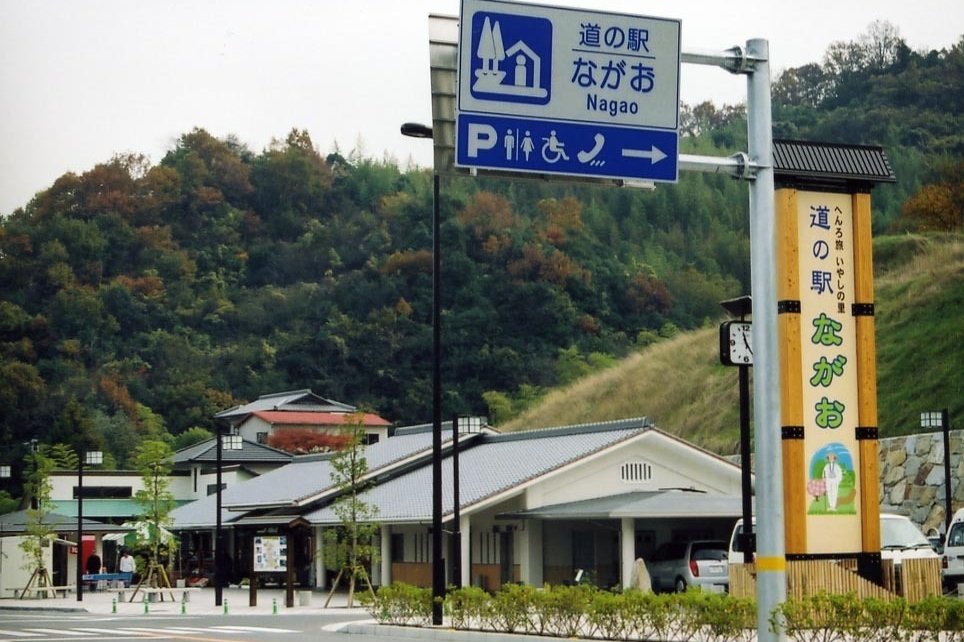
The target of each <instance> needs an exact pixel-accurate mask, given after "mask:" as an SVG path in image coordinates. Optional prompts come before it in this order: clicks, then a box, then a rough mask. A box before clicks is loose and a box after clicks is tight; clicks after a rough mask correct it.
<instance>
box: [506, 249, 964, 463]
mask: <svg viewBox="0 0 964 642" xmlns="http://www.w3.org/2000/svg"><path fill="white" fill-rule="evenodd" d="M874 260H875V266H874V267H875V270H874V272H875V281H876V284H875V297H876V298H875V303H876V314H875V325H876V337H877V375H878V376H877V402H878V403H877V405H878V425H879V427H880V431H881V436H883V437H892V436H895V435H903V434H909V433H914V432H919V431H920V427H919V423H918V422H919V418H920V413H921V412H923V411H926V410H939V409H941V408H947V409H948V411H949V414H950V417H952V418H954V417H961V416H964V377H962V376H961V372H960V370H961V364H962V363H964V322H962V312H961V311H962V310H964V234H962V233H960V232H958V233H955V234H936V233H932V234H927V235H919V234H902V235H899V236H882V237H879V238H878V239H877V240H876V242H875V243H874ZM751 372H752V371H751ZM737 378H738V375H737V372H736V369H735V368H729V367H725V366H723V365H720V358H719V333H718V330H717V328H716V327H712V328H705V329H700V330H695V331H692V332H684V333H681V334H680V335H679V336H677V337H674V338H672V339H668V340H666V341H661V342H660V343H657V344H655V345H652V346H650V347H648V348H645V349H643V350H641V351H639V352H637V353H635V354H633V355H630V356H629V357H626V358H625V359H623V360H622V361H620V362H619V363H618V364H617V365H616V366H615V367H613V368H610V369H608V370H606V371H604V372H599V373H596V374H593V375H591V376H588V377H584V378H582V379H580V380H579V381H577V382H574V383H572V384H570V385H569V386H565V387H562V388H558V389H556V390H553V391H552V392H551V393H550V394H548V395H547V396H546V397H544V398H543V399H541V400H540V401H539V403H537V404H534V405H533V406H532V407H531V408H529V409H528V410H526V411H525V412H524V413H523V414H522V415H520V416H518V417H516V418H514V419H512V420H510V421H508V422H507V423H505V424H503V425H502V428H503V429H506V430H518V429H523V428H526V427H530V426H563V425H569V424H576V423H582V422H588V421H605V420H609V419H621V418H625V417H634V416H639V415H646V416H648V417H650V418H651V419H652V420H654V421H655V422H656V425H657V426H659V427H660V428H661V429H663V430H666V431H669V432H671V433H674V434H677V435H680V436H682V437H685V438H686V439H688V440H690V441H693V442H695V443H697V444H699V445H701V446H703V447H705V448H709V449H710V450H713V451H715V452H718V453H723V454H732V453H736V452H737V451H738V446H739V425H740V424H739V395H738V390H737ZM951 421H952V426H953V425H954V423H953V422H954V419H952V420H951Z"/></svg>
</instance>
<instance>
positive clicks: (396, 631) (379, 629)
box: [338, 621, 546, 642]
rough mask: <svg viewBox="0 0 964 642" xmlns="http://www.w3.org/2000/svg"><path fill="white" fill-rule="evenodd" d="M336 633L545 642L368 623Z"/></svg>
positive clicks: (479, 641) (346, 625)
mask: <svg viewBox="0 0 964 642" xmlns="http://www.w3.org/2000/svg"><path fill="white" fill-rule="evenodd" d="M338 631H339V632H340V633H348V634H354V635H372V636H378V637H388V638H391V639H393V640H453V639H458V640H460V641H464V642H526V641H529V640H532V641H535V640H539V641H541V642H545V640H546V637H545V636H540V635H528V634H524V633H500V632H496V631H493V632H486V631H466V630H463V629H453V628H450V627H446V626H439V627H427V626H392V625H389V624H376V623H375V622H374V621H368V622H346V623H344V624H343V625H342V626H341V627H340V628H339V629H338Z"/></svg>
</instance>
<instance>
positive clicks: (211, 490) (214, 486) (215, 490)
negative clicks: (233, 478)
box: [208, 482, 228, 495]
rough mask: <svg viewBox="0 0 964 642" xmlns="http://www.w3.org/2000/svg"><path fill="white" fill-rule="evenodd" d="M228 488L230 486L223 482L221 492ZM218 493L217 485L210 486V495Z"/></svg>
mask: <svg viewBox="0 0 964 642" xmlns="http://www.w3.org/2000/svg"><path fill="white" fill-rule="evenodd" d="M227 487H228V485H227V483H226V482H221V490H224V489H225V488H227ZM216 492H218V485H217V484H208V495H213V494H214V493H216Z"/></svg>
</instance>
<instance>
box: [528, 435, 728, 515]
mask: <svg viewBox="0 0 964 642" xmlns="http://www.w3.org/2000/svg"><path fill="white" fill-rule="evenodd" d="M627 463H632V464H645V465H646V466H648V471H649V478H648V479H640V480H635V481H624V480H623V479H622V477H621V468H622V466H623V464H627ZM690 487H692V488H695V489H698V490H704V491H707V492H710V493H725V494H736V495H738V494H739V493H740V470H739V468H737V467H736V466H733V465H732V464H730V463H728V462H725V461H723V460H721V459H718V458H717V457H714V456H712V455H708V454H705V453H702V452H700V451H697V450H695V449H693V447H692V446H689V445H684V444H681V443H679V442H676V441H675V440H673V439H671V438H668V437H666V436H663V435H660V434H658V433H646V434H644V435H643V436H642V437H640V438H638V439H636V440H635V441H634V442H633V443H631V444H627V445H625V446H624V447H622V448H618V449H616V450H615V451H613V452H609V453H606V454H604V455H602V456H599V457H597V458H595V459H592V460H590V461H586V462H583V463H581V464H579V465H578V466H574V467H572V468H569V469H567V470H564V471H561V472H560V473H557V474H555V475H551V476H550V477H548V478H547V479H544V480H542V481H540V482H538V483H536V484H534V485H533V486H530V487H529V488H528V489H527V491H526V499H525V507H526V508H529V509H531V508H538V507H541V506H548V505H552V504H563V503H566V502H574V501H580V500H583V499H592V498H596V497H605V496H609V495H619V494H623V493H630V492H635V491H647V490H649V491H655V490H659V489H661V488H690Z"/></svg>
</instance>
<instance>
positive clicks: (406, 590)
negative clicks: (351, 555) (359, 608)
mask: <svg viewBox="0 0 964 642" xmlns="http://www.w3.org/2000/svg"><path fill="white" fill-rule="evenodd" d="M361 600H362V604H364V605H365V608H366V609H367V610H368V612H369V613H370V614H371V616H372V617H373V618H375V620H376V621H377V622H378V623H379V624H398V625H403V626H424V625H426V624H430V623H431V622H432V590H431V589H427V588H418V587H416V586H411V585H410V584H405V583H403V582H398V583H396V584H391V585H389V586H383V587H381V588H379V589H378V593H376V594H375V596H374V597H371V596H370V595H369V594H367V593H363V594H362V596H361Z"/></svg>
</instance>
